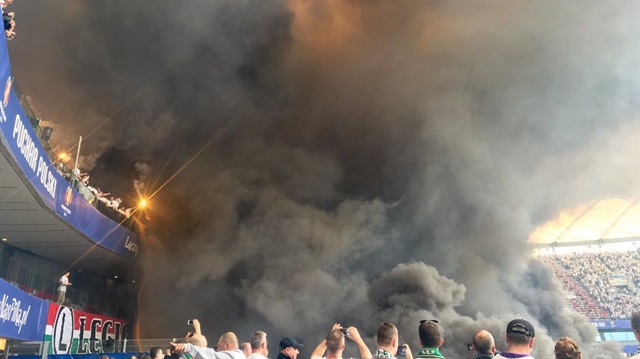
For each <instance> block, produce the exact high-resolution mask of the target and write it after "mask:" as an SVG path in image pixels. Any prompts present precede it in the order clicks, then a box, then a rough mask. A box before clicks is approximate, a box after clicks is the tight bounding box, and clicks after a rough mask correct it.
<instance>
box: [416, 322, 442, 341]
mask: <svg viewBox="0 0 640 359" xmlns="http://www.w3.org/2000/svg"><path fill="white" fill-rule="evenodd" d="M418 335H419V336H420V341H421V342H422V345H423V346H425V347H437V346H438V345H440V339H442V334H440V325H438V322H437V321H433V320H423V321H421V322H420V327H418Z"/></svg>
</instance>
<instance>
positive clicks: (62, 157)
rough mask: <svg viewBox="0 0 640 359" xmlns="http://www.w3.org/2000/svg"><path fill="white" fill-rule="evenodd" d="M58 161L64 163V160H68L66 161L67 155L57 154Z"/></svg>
mask: <svg viewBox="0 0 640 359" xmlns="http://www.w3.org/2000/svg"><path fill="white" fill-rule="evenodd" d="M58 159H59V160H60V161H63V162H64V161H66V160H68V159H69V155H67V154H66V153H64V152H62V153H61V154H59V155H58Z"/></svg>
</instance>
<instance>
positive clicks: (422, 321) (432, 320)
mask: <svg viewBox="0 0 640 359" xmlns="http://www.w3.org/2000/svg"><path fill="white" fill-rule="evenodd" d="M426 322H431V323H436V324H440V322H439V321H437V320H436V319H429V320H427V319H423V320H421V321H420V324H422V323H426Z"/></svg>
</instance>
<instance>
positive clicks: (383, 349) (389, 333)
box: [373, 322, 413, 359]
mask: <svg viewBox="0 0 640 359" xmlns="http://www.w3.org/2000/svg"><path fill="white" fill-rule="evenodd" d="M398 341H399V339H398V328H396V326H395V325H393V324H391V323H387V322H384V323H382V324H380V325H379V326H378V332H377V333H376V343H377V344H378V349H377V350H376V352H375V354H374V355H373V357H374V358H392V359H395V358H396V356H404V357H406V359H413V355H412V354H411V348H409V346H408V345H406V344H402V345H398ZM394 353H395V355H394Z"/></svg>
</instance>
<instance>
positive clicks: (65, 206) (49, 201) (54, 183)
mask: <svg viewBox="0 0 640 359" xmlns="http://www.w3.org/2000/svg"><path fill="white" fill-rule="evenodd" d="M0 86H3V87H4V90H3V91H2V92H1V93H0V94H1V97H0V134H1V135H0V140H1V142H2V145H3V146H4V147H5V148H7V149H8V150H9V152H10V153H11V157H12V158H13V159H14V160H15V161H16V163H17V164H18V166H19V167H20V169H21V170H22V172H23V173H24V175H25V176H26V178H27V182H29V184H30V185H31V186H32V187H33V188H34V189H35V190H36V192H37V193H38V195H39V197H40V198H41V199H42V201H43V202H44V204H45V205H46V206H47V207H49V208H50V209H52V210H53V211H55V213H57V214H58V216H60V217H61V218H62V219H64V220H65V221H66V222H67V223H69V224H71V225H73V226H74V227H75V228H77V229H78V230H80V232H82V233H83V234H84V235H86V236H87V237H88V238H90V239H91V240H92V241H93V242H95V243H97V244H98V245H100V246H102V247H104V248H106V249H109V250H111V251H112V252H115V253H118V254H120V255H122V256H124V257H126V258H133V257H135V256H136V255H137V254H138V237H137V236H136V235H135V233H133V232H131V231H129V230H127V229H126V228H124V227H122V226H120V225H119V224H118V223H116V222H114V221H112V220H111V219H109V218H107V217H106V216H104V215H103V214H102V213H100V211H98V210H97V209H96V208H95V207H93V206H92V205H91V204H90V203H89V202H88V201H87V200H86V199H85V198H84V197H83V196H82V195H80V194H79V193H78V191H76V189H75V188H73V187H72V186H71V184H70V183H69V182H67V181H66V180H65V179H64V178H63V177H62V176H61V175H60V174H58V172H56V171H55V169H54V167H53V165H52V163H51V160H50V159H49V157H48V155H47V153H46V151H45V150H44V147H43V146H42V144H41V143H40V140H39V139H38V136H37V134H36V131H35V130H34V129H33V127H32V126H31V123H30V122H29V118H27V116H26V114H25V112H24V110H23V109H22V106H21V105H20V102H19V101H18V97H17V96H16V93H15V91H14V89H13V76H11V67H10V63H9V53H8V50H7V42H6V40H0ZM0 88H2V87H0Z"/></svg>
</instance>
